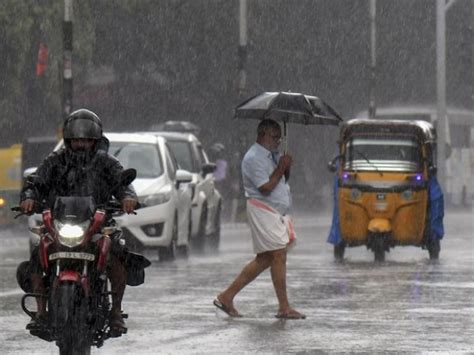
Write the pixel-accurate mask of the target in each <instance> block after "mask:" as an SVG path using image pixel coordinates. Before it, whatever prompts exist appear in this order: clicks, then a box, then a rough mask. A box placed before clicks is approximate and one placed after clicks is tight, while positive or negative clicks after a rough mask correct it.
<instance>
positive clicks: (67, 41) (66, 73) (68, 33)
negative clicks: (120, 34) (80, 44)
mask: <svg viewBox="0 0 474 355" xmlns="http://www.w3.org/2000/svg"><path fill="white" fill-rule="evenodd" d="M72 2H73V0H64V21H63V50H64V52H63V100H62V101H63V115H64V117H67V116H68V115H69V114H70V113H71V110H72V94H73V85H72V19H73V9H72Z"/></svg>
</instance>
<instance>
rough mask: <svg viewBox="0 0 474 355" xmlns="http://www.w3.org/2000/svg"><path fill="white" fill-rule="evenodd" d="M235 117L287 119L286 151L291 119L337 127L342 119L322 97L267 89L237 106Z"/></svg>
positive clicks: (294, 121) (308, 123) (285, 132)
mask: <svg viewBox="0 0 474 355" xmlns="http://www.w3.org/2000/svg"><path fill="white" fill-rule="evenodd" d="M234 117H235V118H238V119H257V120H263V119H266V118H271V119H274V120H276V121H280V122H283V136H284V140H285V152H286V151H287V148H288V131H287V123H288V122H292V123H299V124H304V125H333V126H337V125H338V124H339V123H340V122H342V118H341V116H339V114H338V113H337V112H336V111H335V110H334V109H333V108H332V107H331V106H329V105H328V104H327V103H325V102H324V101H323V100H321V99H320V98H319V97H316V96H310V95H303V94H300V93H294V92H263V93H261V94H258V95H256V96H253V97H251V98H250V99H248V100H246V101H245V102H243V103H241V104H240V105H239V106H237V107H236V109H235V115H234Z"/></svg>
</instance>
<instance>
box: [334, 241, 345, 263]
mask: <svg viewBox="0 0 474 355" xmlns="http://www.w3.org/2000/svg"><path fill="white" fill-rule="evenodd" d="M345 250H346V243H344V242H340V243H339V244H337V245H335V246H334V258H335V259H336V261H342V259H344V251H345Z"/></svg>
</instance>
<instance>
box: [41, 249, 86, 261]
mask: <svg viewBox="0 0 474 355" xmlns="http://www.w3.org/2000/svg"><path fill="white" fill-rule="evenodd" d="M56 259H79V260H88V261H94V259H95V255H94V254H89V253H80V252H73V251H59V252H57V253H53V254H50V255H49V260H56Z"/></svg>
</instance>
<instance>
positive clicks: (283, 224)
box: [247, 199, 296, 254]
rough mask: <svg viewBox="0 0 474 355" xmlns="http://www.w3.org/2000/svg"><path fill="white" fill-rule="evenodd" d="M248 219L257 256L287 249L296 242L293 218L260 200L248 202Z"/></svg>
mask: <svg viewBox="0 0 474 355" xmlns="http://www.w3.org/2000/svg"><path fill="white" fill-rule="evenodd" d="M247 217H248V222H249V225H250V231H251V232H252V242H253V250H254V252H255V253H256V254H260V253H263V252H266V251H272V250H278V249H283V248H286V247H287V246H288V245H290V244H293V242H294V241H295V240H296V235H295V232H294V229H293V221H292V219H291V217H290V216H288V215H285V216H282V215H281V214H280V213H278V212H277V211H276V210H274V209H273V208H271V207H270V206H268V205H267V204H266V203H264V202H262V201H260V200H257V199H248V200H247Z"/></svg>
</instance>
